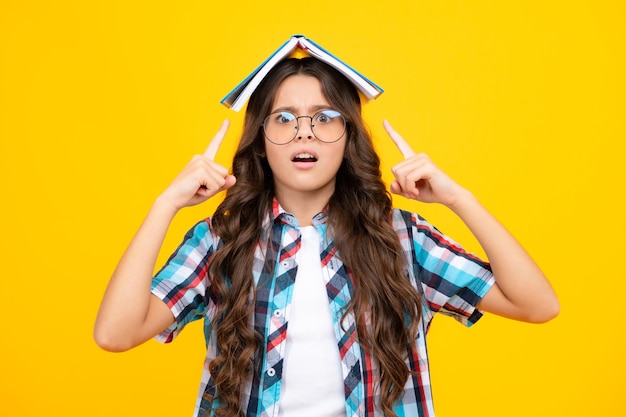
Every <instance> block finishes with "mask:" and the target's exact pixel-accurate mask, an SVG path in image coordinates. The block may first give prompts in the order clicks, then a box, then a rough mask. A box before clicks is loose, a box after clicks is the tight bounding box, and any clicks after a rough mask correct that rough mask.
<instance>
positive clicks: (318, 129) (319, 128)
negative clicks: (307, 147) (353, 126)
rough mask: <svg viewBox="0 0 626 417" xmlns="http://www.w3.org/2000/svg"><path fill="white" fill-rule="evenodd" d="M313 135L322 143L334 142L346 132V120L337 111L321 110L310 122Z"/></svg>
mask: <svg viewBox="0 0 626 417" xmlns="http://www.w3.org/2000/svg"><path fill="white" fill-rule="evenodd" d="M311 125H312V129H313V134H314V135H315V137H316V138H318V139H319V140H321V141H322V142H336V141H338V140H339V139H341V137H342V136H343V133H344V132H345V130H346V120H345V119H344V118H343V115H342V114H341V113H339V112H338V111H337V110H322V111H320V112H318V113H315V115H314V116H313V120H312V121H311Z"/></svg>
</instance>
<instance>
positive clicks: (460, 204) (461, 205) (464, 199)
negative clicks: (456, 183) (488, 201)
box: [447, 188, 479, 216]
mask: <svg viewBox="0 0 626 417" xmlns="http://www.w3.org/2000/svg"><path fill="white" fill-rule="evenodd" d="M477 204H479V203H478V200H477V199H476V197H474V194H472V192H471V191H469V190H467V189H465V188H461V189H460V191H459V192H457V194H456V198H455V199H454V200H453V201H452V202H450V203H449V204H448V205H447V206H448V208H449V209H450V210H452V211H453V212H454V213H456V214H457V215H459V216H460V215H462V213H463V212H465V211H467V210H470V209H472V207H475V206H476V205H477Z"/></svg>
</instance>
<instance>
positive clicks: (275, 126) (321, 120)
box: [263, 110, 346, 145]
mask: <svg viewBox="0 0 626 417" xmlns="http://www.w3.org/2000/svg"><path fill="white" fill-rule="evenodd" d="M302 118H305V119H310V120H311V121H310V123H311V130H312V131H313V134H314V135H315V137H316V138H317V139H318V140H320V141H321V142H337V141H338V140H339V139H341V137H342V136H343V134H344V133H345V131H346V120H345V119H344V117H343V115H342V114H341V113H339V112H338V111H337V110H321V111H319V112H317V113H315V114H314V115H313V116H312V117H309V116H300V117H297V116H295V115H294V114H292V113H289V112H286V111H277V112H274V113H271V114H270V115H269V116H267V117H266V118H265V121H264V122H263V130H264V132H265V136H267V138H268V139H269V140H270V141H271V142H273V143H275V144H277V145H284V144H287V143H289V142H291V141H292V140H293V139H294V138H295V137H296V134H297V133H298V128H299V125H298V123H299V122H298V120H299V119H302ZM305 123H306V122H305Z"/></svg>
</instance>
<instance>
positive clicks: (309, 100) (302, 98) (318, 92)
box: [272, 74, 329, 111]
mask: <svg viewBox="0 0 626 417" xmlns="http://www.w3.org/2000/svg"><path fill="white" fill-rule="evenodd" d="M328 105H329V103H328V100H327V99H326V97H325V96H324V93H323V92H322V84H321V82H320V81H319V80H318V79H317V78H315V77H313V76H310V75H302V74H298V75H291V76H289V77H287V78H285V79H284V80H283V81H282V82H281V83H280V85H279V86H278V89H277V90H276V96H275V97H274V103H273V105H272V110H274V109H278V108H287V109H294V110H299V111H306V110H309V109H313V108H319V107H320V106H328Z"/></svg>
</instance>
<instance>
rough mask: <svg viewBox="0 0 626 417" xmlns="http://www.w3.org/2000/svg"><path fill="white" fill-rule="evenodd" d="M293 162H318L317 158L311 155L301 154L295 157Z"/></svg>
mask: <svg viewBox="0 0 626 417" xmlns="http://www.w3.org/2000/svg"><path fill="white" fill-rule="evenodd" d="M291 161H292V162H316V161H317V158H316V157H315V156H314V155H311V154H310V153H306V152H305V153H299V154H297V155H296V156H294V157H293V159H292V160H291Z"/></svg>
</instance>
